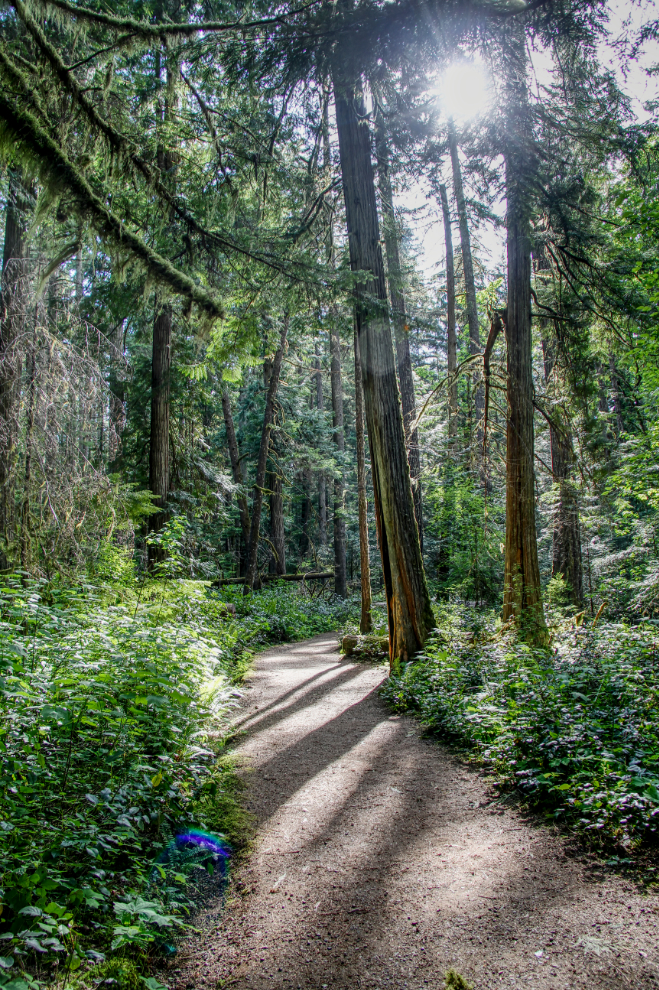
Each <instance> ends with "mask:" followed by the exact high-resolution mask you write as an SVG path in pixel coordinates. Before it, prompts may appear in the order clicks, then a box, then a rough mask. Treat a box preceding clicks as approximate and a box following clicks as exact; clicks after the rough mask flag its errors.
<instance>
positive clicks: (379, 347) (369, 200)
mask: <svg viewBox="0 0 659 990" xmlns="http://www.w3.org/2000/svg"><path fill="white" fill-rule="evenodd" d="M356 83H358V80H355V79H353V80H350V81H346V80H345V78H343V79H342V78H341V76H340V74H339V72H338V71H336V67H335V74H334V96H335V104H336V122H337V130H338V137H339V154H340V159H341V172H342V178H343V195H344V200H345V207H346V220H347V226H348V242H349V247H350V265H351V268H352V270H353V271H362V272H369V273H370V277H368V278H367V280H366V281H363V282H359V283H357V284H356V286H355V290H354V294H355V312H356V318H357V332H358V338H359V352H360V355H361V359H362V382H363V386H364V407H365V412H366V424H367V428H368V437H369V444H370V448H371V471H372V476H373V494H374V504H375V521H376V527H377V532H378V538H379V542H380V553H381V555H382V573H383V577H384V585H385V594H386V599H387V614H388V620H389V656H390V662H391V667H392V669H394V670H396V669H398V667H399V664H400V661H401V660H407V659H409V658H410V657H412V656H413V655H414V653H416V652H417V650H419V649H421V647H422V646H423V644H424V643H425V641H426V639H427V638H428V634H429V632H430V630H431V629H432V628H433V626H434V624H435V623H434V617H433V613H432V608H431V605H430V595H429V593H428V587H427V584H426V576H425V572H424V568H423V558H422V556H421V547H420V544H419V531H418V527H417V523H416V517H415V514H414V500H413V497H412V487H411V483H410V469H409V464H408V461H407V451H406V449H405V432H404V428H403V416H402V411H401V405H400V397H399V393H398V384H397V381H396V363H395V360H394V353H393V346H392V340H391V328H390V326H389V319H388V315H387V311H388V301H387V283H386V279H385V272H384V264H383V261H382V252H381V250H380V230H379V223H378V213H377V202H376V196H375V177H374V174H373V164H372V161H371V136H370V132H369V127H368V122H367V121H368V118H367V115H366V112H365V108H364V102H363V97H362V93H361V86H359V89H357V88H356Z"/></svg>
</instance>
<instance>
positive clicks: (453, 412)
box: [439, 185, 458, 436]
mask: <svg viewBox="0 0 659 990" xmlns="http://www.w3.org/2000/svg"><path fill="white" fill-rule="evenodd" d="M439 195H440V197H441V201H442V214H443V217H444V242H445V244H446V351H447V358H448V379H449V382H448V413H449V421H448V432H449V436H455V432H456V429H457V425H458V383H457V379H456V372H457V370H458V341H457V337H456V333H455V266H454V262H453V235H452V233H451V214H450V212H449V208H448V196H447V195H446V186H443V185H442V186H440V187H439Z"/></svg>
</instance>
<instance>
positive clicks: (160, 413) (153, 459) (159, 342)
mask: <svg viewBox="0 0 659 990" xmlns="http://www.w3.org/2000/svg"><path fill="white" fill-rule="evenodd" d="M156 306H157V311H156V318H155V320H154V321H153V352H152V358H151V442H150V446H149V488H150V489H151V492H152V493H153V495H154V503H155V505H157V506H158V509H159V510H160V511H158V512H155V513H154V514H153V515H151V516H149V532H150V533H157V532H159V531H160V530H161V529H162V527H163V526H164V525H165V523H166V522H167V519H168V518H169V517H168V514H167V511H166V504H167V495H168V493H169V378H170V366H171V344H172V307H171V306H170V305H169V304H166V305H164V306H161V305H159V304H158V303H157V302H156ZM148 553H149V567H153V566H154V565H155V564H157V563H159V562H160V561H162V560H164V558H165V553H164V551H163V550H162V549H161V548H160V547H157V546H149V550H148Z"/></svg>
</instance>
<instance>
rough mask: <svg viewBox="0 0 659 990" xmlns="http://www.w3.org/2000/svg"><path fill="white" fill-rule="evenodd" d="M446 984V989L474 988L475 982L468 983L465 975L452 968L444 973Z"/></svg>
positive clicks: (471, 989)
mask: <svg viewBox="0 0 659 990" xmlns="http://www.w3.org/2000/svg"><path fill="white" fill-rule="evenodd" d="M444 986H445V988H446V990H474V984H473V983H468V982H467V980H466V979H465V978H464V976H461V975H460V973H458V972H457V970H455V969H452V968H451V969H449V970H447V972H446V973H445V974H444Z"/></svg>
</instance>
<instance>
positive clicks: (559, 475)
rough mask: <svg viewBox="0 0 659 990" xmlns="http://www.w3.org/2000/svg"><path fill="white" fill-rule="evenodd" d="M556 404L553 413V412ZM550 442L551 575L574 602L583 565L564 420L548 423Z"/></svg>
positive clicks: (548, 358)
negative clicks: (554, 499) (553, 488)
mask: <svg viewBox="0 0 659 990" xmlns="http://www.w3.org/2000/svg"><path fill="white" fill-rule="evenodd" d="M542 351H543V356H544V370H545V382H548V381H549V378H550V376H551V374H552V372H553V370H554V366H555V365H554V355H553V354H552V348H551V347H550V345H549V344H548V343H547V341H546V340H544V339H543V341H542ZM556 411H557V410H556V407H555V410H554V415H556ZM549 438H550V443H551V470H552V474H553V476H554V483H557V484H558V504H557V505H556V507H555V510H554V522H553V533H552V551H553V552H552V570H551V576H552V577H559V576H561V577H562V578H563V579H564V580H565V584H566V586H567V589H568V592H569V595H570V598H571V599H572V601H573V602H574V604H575V605H581V603H582V602H583V568H582V562H581V523H580V519H579V497H578V494H577V490H576V487H575V485H574V483H573V480H572V473H573V470H574V460H575V458H574V450H573V447H572V433H571V430H570V427H569V425H568V423H567V422H565V421H564V422H562V423H561V424H560V428H557V427H556V426H554V425H550V427H549Z"/></svg>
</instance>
